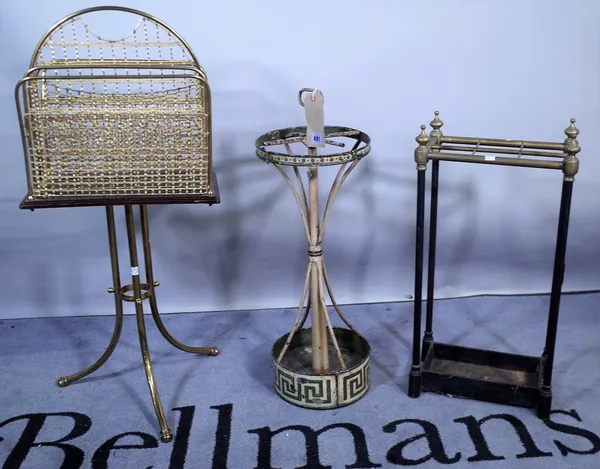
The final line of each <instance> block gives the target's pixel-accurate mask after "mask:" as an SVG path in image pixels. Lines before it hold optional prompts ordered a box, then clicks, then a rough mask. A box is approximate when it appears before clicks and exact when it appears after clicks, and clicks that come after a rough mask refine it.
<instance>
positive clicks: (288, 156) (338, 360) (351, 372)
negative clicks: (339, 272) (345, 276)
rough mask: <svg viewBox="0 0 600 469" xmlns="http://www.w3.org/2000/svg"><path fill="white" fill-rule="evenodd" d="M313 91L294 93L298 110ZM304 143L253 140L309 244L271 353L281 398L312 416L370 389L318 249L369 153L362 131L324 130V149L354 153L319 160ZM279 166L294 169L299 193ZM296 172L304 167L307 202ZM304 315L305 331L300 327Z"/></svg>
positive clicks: (302, 136)
mask: <svg viewBox="0 0 600 469" xmlns="http://www.w3.org/2000/svg"><path fill="white" fill-rule="evenodd" d="M315 91H316V90H313V89H308V88H303V89H302V90H300V93H299V95H298V100H299V102H300V105H301V106H304V102H303V101H302V97H303V94H304V93H313V94H314V93H315ZM308 99H310V98H308ZM308 138H309V137H308V136H307V127H293V128H286V129H280V130H274V131H271V132H268V133H266V134H264V135H262V136H260V137H259V138H258V139H257V141H256V155H257V156H258V158H260V159H261V160H263V161H265V162H267V163H271V164H273V166H275V168H276V169H277V170H278V171H279V172H280V173H281V175H282V176H283V178H284V179H285V180H286V182H287V183H288V184H289V186H290V188H291V190H292V193H293V195H294V198H295V199H296V202H297V204H298V207H299V209H300V215H301V218H302V221H303V225H304V232H305V234H306V238H307V241H308V266H307V271H306V278H305V281H304V288H303V291H302V298H301V300H300V305H299V307H298V310H297V314H296V318H295V320H294V324H293V326H292V329H291V330H290V332H289V333H287V334H285V335H283V336H281V337H280V338H279V339H278V340H277V341H276V342H275V343H274V345H273V348H272V360H273V366H274V371H275V377H274V385H275V389H276V392H277V393H278V394H279V396H280V397H282V398H283V399H284V400H286V401H288V402H290V403H292V404H295V405H298V406H300V407H305V408H311V409H331V408H335V407H341V406H345V405H349V404H351V403H353V402H356V401H357V400H359V399H360V398H362V397H363V396H364V395H365V394H366V392H367V391H368V389H369V367H370V345H369V343H368V342H367V340H366V339H365V338H364V337H363V336H362V335H361V334H360V332H358V331H357V330H356V328H355V327H353V326H352V324H351V323H350V322H349V321H348V319H347V318H346V317H345V316H344V314H343V312H342V311H341V309H340V307H339V306H338V304H337V303H336V301H335V298H334V296H333V292H332V290H331V285H330V282H329V278H328V276H327V269H326V268H325V259H324V257H323V244H322V243H323V238H324V235H325V228H326V225H327V219H328V216H329V213H330V210H331V207H332V205H333V202H334V199H335V197H336V195H337V194H338V192H339V190H340V188H341V186H342V184H343V183H344V181H345V180H346V178H347V177H348V175H349V174H350V172H351V171H352V170H353V169H354V168H355V167H356V165H357V164H358V163H359V162H360V160H361V159H362V158H363V157H365V156H366V155H367V154H368V153H369V152H370V151H371V145H370V144H371V139H370V137H369V136H368V135H367V134H365V133H364V132H361V131H360V130H355V129H351V128H347V127H335V126H325V127H324V134H323V135H322V138H323V142H324V144H326V145H329V146H335V147H338V148H344V147H346V145H347V144H348V142H350V143H351V144H352V147H351V148H350V149H348V150H345V151H343V152H341V153H331V154H318V152H317V148H311V147H310V146H308V145H307V141H308ZM336 138H338V139H344V140H346V142H344V141H338V140H335V139H336ZM294 146H296V147H297V146H301V147H302V148H305V147H308V148H307V149H306V152H302V153H300V152H298V153H295V152H294V151H293V150H292V148H293V147H294ZM277 147H284V148H285V153H283V152H277V151H275V150H276V149H277ZM334 165H335V166H339V170H338V173H337V176H336V178H335V180H334V182H333V185H332V187H331V190H330V192H329V197H328V199H327V202H326V205H325V209H324V213H323V218H322V220H320V213H319V167H321V166H334ZM282 166H291V167H292V168H293V171H294V175H295V178H296V180H297V183H298V188H297V187H296V186H295V185H294V183H293V181H292V179H291V178H290V177H289V176H288V174H287V172H286V171H285V170H284V169H283V168H282ZM300 167H307V168H308V195H307V194H306V191H305V189H304V182H303V180H302V177H301V175H300V171H299V168H300ZM325 289H326V290H327V293H328V295H329V298H330V299H331V304H332V307H333V309H334V310H335V311H336V313H337V314H338V316H339V317H340V318H341V319H342V321H343V322H344V323H345V324H346V326H348V329H346V328H342V327H334V326H333V325H332V323H331V319H330V314H329V311H328V309H327V305H326V303H325ZM305 303H306V305H305ZM309 313H310V316H311V320H310V323H311V327H307V328H305V327H304V324H305V323H306V321H307V319H308V316H309Z"/></svg>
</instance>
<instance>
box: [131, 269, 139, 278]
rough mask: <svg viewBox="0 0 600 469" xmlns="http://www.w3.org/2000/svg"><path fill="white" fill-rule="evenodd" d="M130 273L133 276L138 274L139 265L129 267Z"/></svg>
mask: <svg viewBox="0 0 600 469" xmlns="http://www.w3.org/2000/svg"><path fill="white" fill-rule="evenodd" d="M131 275H133V276H135V275H140V268H139V267H132V268H131Z"/></svg>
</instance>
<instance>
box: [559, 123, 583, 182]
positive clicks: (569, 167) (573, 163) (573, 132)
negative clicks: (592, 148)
mask: <svg viewBox="0 0 600 469" xmlns="http://www.w3.org/2000/svg"><path fill="white" fill-rule="evenodd" d="M565 134H566V135H567V138H566V140H565V143H564V152H565V153H566V154H567V156H566V157H565V158H564V160H563V173H564V175H565V176H564V178H565V181H573V180H574V179H575V175H576V174H577V172H578V171H579V158H577V156H576V155H577V153H579V152H580V151H581V148H580V147H579V142H578V141H577V136H578V135H579V129H577V127H575V119H571V124H570V125H569V127H567V128H566V129H565Z"/></svg>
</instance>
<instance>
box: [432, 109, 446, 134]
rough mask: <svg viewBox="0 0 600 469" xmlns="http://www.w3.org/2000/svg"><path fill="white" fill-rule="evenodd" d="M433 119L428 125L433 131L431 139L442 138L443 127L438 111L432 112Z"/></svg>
mask: <svg viewBox="0 0 600 469" xmlns="http://www.w3.org/2000/svg"><path fill="white" fill-rule="evenodd" d="M434 114H435V117H434V118H433V120H432V121H431V122H430V123H429V125H430V126H431V127H433V130H432V131H431V134H430V135H431V138H440V137H441V136H442V130H441V129H442V126H443V125H444V123H443V122H442V121H441V120H440V113H439V111H435V112H434Z"/></svg>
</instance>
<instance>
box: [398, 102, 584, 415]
mask: <svg viewBox="0 0 600 469" xmlns="http://www.w3.org/2000/svg"><path fill="white" fill-rule="evenodd" d="M430 125H431V127H432V129H433V130H432V131H431V133H430V135H429V136H428V135H427V134H426V132H425V129H426V126H424V125H423V126H421V133H420V135H419V136H418V137H417V138H416V140H417V142H418V143H419V146H418V147H417V149H416V151H415V162H416V163H417V175H418V186H417V187H418V189H417V190H418V193H417V231H416V263H415V298H414V330H413V357H412V367H411V372H410V377H409V395H410V396H411V397H413V398H417V397H419V396H420V395H421V392H422V391H428V392H434V393H442V394H447V395H452V396H459V397H466V398H471V399H476V400H481V401H488V402H496V403H501V404H507V405H513V406H519V407H526V408H531V409H536V410H537V415H538V416H539V417H540V418H542V419H547V418H548V417H549V415H550V410H551V404H552V369H553V364H554V354H555V348H556V335H557V328H558V315H559V307H560V299H561V293H562V283H563V278H564V272H565V252H566V245H567V232H568V226H569V215H570V207H571V194H572V190H573V182H574V180H575V175H576V174H577V172H578V170H579V159H578V158H577V156H576V155H577V153H579V151H580V147H579V143H578V142H577V135H578V134H579V130H577V128H576V127H575V119H571V124H570V125H569V127H568V128H567V129H566V130H565V134H566V135H567V138H566V140H565V141H564V142H563V143H558V142H556V143H555V142H534V141H519V140H500V139H491V138H473V137H451V136H446V135H443V134H442V131H441V128H442V125H443V123H442V121H441V120H440V119H439V116H438V113H437V112H436V113H435V118H434V119H433V121H432V122H431V123H430ZM429 161H431V162H432V174H431V205H430V222H429V258H428V276H427V306H426V307H427V311H426V325H425V334H424V336H423V341H422V350H421V319H422V318H421V308H422V299H423V298H422V282H423V237H424V231H425V226H424V225H425V171H426V170H427V165H428V163H429ZM440 161H454V162H463V163H480V164H489V165H504V166H515V167H522V168H539V169H554V170H559V171H561V172H562V173H563V183H562V194H561V202H560V211H559V219H558V234H557V241H556V251H555V257H554V273H553V279H552V290H551V296H550V307H549V314H548V323H547V329H546V338H545V346H544V349H543V352H542V354H541V356H539V357H537V356H536V357H531V356H524V355H516V354H509V353H503V352H498V351H492V350H481V349H475V348H469V347H462V346H459V345H453V344H444V343H440V342H436V341H435V340H434V338H433V305H434V280H435V254H436V234H437V233H436V231H437V205H438V178H439V174H438V172H439V164H440Z"/></svg>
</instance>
